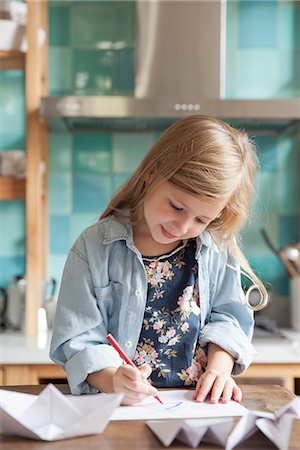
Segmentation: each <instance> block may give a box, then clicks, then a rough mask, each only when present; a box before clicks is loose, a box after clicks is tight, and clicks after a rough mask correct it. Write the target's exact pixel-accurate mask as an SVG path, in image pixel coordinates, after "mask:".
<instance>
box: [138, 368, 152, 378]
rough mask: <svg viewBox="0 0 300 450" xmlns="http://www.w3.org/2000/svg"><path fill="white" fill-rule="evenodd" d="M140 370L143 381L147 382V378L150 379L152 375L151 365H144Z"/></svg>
mask: <svg viewBox="0 0 300 450" xmlns="http://www.w3.org/2000/svg"><path fill="white" fill-rule="evenodd" d="M138 369H139V371H140V373H141V375H142V378H143V380H147V378H149V377H150V375H151V373H152V367H151V366H150V364H143V365H142V366H139V368H138Z"/></svg>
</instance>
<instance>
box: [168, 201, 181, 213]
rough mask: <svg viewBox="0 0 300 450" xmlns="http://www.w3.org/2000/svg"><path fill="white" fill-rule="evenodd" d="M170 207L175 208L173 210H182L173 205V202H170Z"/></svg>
mask: <svg viewBox="0 0 300 450" xmlns="http://www.w3.org/2000/svg"><path fill="white" fill-rule="evenodd" d="M170 206H171V208H173V209H175V211H183V208H178V206H176V205H174V203H172V202H170Z"/></svg>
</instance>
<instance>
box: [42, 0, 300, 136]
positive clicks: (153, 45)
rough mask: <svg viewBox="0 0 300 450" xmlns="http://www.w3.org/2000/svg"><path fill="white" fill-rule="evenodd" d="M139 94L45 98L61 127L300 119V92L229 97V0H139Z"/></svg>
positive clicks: (262, 124) (259, 123)
mask: <svg viewBox="0 0 300 450" xmlns="http://www.w3.org/2000/svg"><path fill="white" fill-rule="evenodd" d="M136 30H137V42H136V74H135V92H134V96H132V97H130V96H66V97H46V98H43V99H42V105H41V115H42V116H43V117H46V118H48V119H50V121H49V124H50V127H52V128H55V129H65V128H68V129H71V130H74V131H76V130H79V131H80V130H81V131H83V130H85V131H86V130H93V129H108V128H112V129H123V130H124V129H141V128H142V129H163V128H165V127H166V126H168V125H169V124H170V123H172V122H174V120H176V119H177V118H179V117H182V116H185V115H188V114H193V113H199V114H207V115H212V116H217V117H220V118H223V119H226V120H228V121H230V122H233V123H234V124H235V125H236V124H238V125H240V126H242V127H243V128H247V129H248V130H250V131H251V130H253V131H254V130H256V129H260V130H264V129H268V130H271V131H274V132H278V131H279V132H280V131H282V129H285V128H290V127H291V126H294V125H297V126H298V125H299V123H300V97H299V98H294V99H278V100H226V99H225V98H224V95H225V70H226V67H225V60H226V58H225V51H226V1H225V0H214V1H211V0H198V1H193V0H191V1H190V0H179V1H178V0H174V1H173V0H168V1H166V0H160V1H152V0H138V1H136Z"/></svg>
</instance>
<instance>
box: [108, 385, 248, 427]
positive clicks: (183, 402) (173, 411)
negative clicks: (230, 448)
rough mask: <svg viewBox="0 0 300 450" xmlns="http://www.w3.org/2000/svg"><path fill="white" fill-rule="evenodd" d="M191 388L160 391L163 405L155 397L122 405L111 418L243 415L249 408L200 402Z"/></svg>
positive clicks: (147, 418) (135, 418)
mask: <svg viewBox="0 0 300 450" xmlns="http://www.w3.org/2000/svg"><path fill="white" fill-rule="evenodd" d="M192 395H193V392H192V391H189V390H184V389H179V390H169V391H159V398H160V399H161V400H162V401H163V403H164V404H163V405H161V404H160V403H159V402H158V401H157V400H156V399H155V398H154V397H149V398H147V399H146V400H144V401H143V402H142V403H139V404H138V405H135V406H120V407H119V408H117V409H116V410H115V411H114V413H113V414H112V416H111V420H151V419H153V420H157V419H191V418H201V417H204V418H208V417H213V418H216V417H233V416H243V415H245V414H247V412H248V410H247V409H246V408H245V407H244V406H242V405H241V404H240V403H237V402H234V401H231V402H229V403H217V404H211V403H206V402H204V403H200V402H196V401H194V400H192Z"/></svg>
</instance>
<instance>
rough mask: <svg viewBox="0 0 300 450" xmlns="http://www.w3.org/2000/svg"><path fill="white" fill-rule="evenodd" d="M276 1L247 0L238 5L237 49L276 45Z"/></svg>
mask: <svg viewBox="0 0 300 450" xmlns="http://www.w3.org/2000/svg"><path fill="white" fill-rule="evenodd" d="M277 8H278V4H277V1H264V0H249V1H247V0H246V1H242V2H240V4H239V47H241V48H254V47H255V48H270V47H276V45H277Z"/></svg>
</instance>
